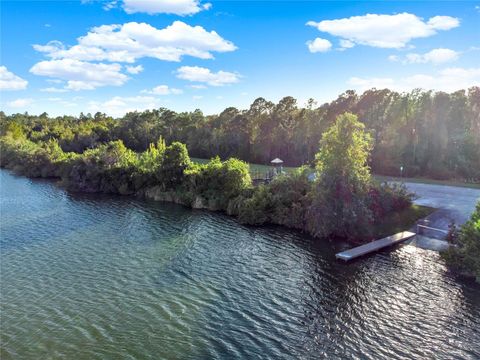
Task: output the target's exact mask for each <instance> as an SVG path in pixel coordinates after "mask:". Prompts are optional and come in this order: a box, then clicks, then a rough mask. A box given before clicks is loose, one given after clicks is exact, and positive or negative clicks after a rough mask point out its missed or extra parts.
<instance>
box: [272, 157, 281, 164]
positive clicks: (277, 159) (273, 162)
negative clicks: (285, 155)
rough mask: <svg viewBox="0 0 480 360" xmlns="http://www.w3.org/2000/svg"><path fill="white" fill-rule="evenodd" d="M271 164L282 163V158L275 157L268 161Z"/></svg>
mask: <svg viewBox="0 0 480 360" xmlns="http://www.w3.org/2000/svg"><path fill="white" fill-rule="evenodd" d="M270 162H271V163H272V164H283V160H281V159H279V158H275V159H273V160H272V161H270Z"/></svg>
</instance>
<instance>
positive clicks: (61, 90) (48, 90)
mask: <svg viewBox="0 0 480 360" xmlns="http://www.w3.org/2000/svg"><path fill="white" fill-rule="evenodd" d="M40 91H41V92H47V93H64V92H67V91H68V90H67V89H62V88H56V87H48V88H43V89H40Z"/></svg>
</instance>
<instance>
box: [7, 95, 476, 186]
mask: <svg viewBox="0 0 480 360" xmlns="http://www.w3.org/2000/svg"><path fill="white" fill-rule="evenodd" d="M345 112H349V113H352V114H355V115H357V116H358V120H359V121H360V122H361V123H362V124H364V125H365V130H366V132H368V133H369V134H371V136H372V144H373V151H372V152H371V154H370V158H369V160H368V164H369V165H370V167H371V169H372V170H373V172H374V173H377V174H384V175H392V176H399V175H403V176H407V177H416V176H423V177H430V178H436V179H440V180H442V179H449V178H459V179H465V180H468V181H476V182H479V181H480V88H479V87H472V88H470V89H468V91H463V90H462V91H457V92H454V93H451V94H447V93H444V92H432V91H420V90H415V91H412V92H410V93H397V92H394V91H390V90H388V89H382V90H377V89H371V90H368V91H365V92H364V93H363V94H357V93H356V92H355V91H351V90H349V91H346V92H345V93H343V94H341V95H340V96H339V97H338V98H337V99H335V100H334V101H332V102H330V103H326V104H322V105H320V106H317V105H316V104H315V102H314V101H313V100H310V101H309V102H308V103H307V104H306V105H305V107H300V106H299V105H298V104H297V101H296V100H295V99H294V98H292V97H290V96H287V97H285V98H283V99H281V100H280V101H279V102H278V104H274V103H272V102H270V101H268V100H266V99H264V98H258V99H256V100H255V101H254V102H253V103H252V104H251V105H250V107H249V108H248V109H246V110H239V109H236V108H234V107H229V108H227V109H225V110H224V111H223V112H221V113H220V114H218V115H210V116H205V115H203V113H202V112H201V111H200V110H196V111H193V112H181V113H177V112H174V111H171V110H168V109H165V108H160V109H153V110H147V111H143V112H131V113H128V114H126V115H125V116H124V117H123V118H121V119H112V118H110V117H108V116H106V115H104V114H101V113H96V114H95V115H93V116H92V115H90V114H86V115H84V114H81V115H80V116H79V117H78V118H74V117H71V116H62V117H57V118H51V117H49V116H48V115H47V114H45V113H44V114H41V115H40V116H31V115H28V114H14V115H10V116H6V115H5V114H4V113H2V112H0V119H1V121H0V134H2V135H5V134H6V133H7V132H9V133H11V134H12V136H13V137H14V138H19V137H26V138H28V139H29V140H31V141H33V142H46V141H48V140H50V139H56V140H57V141H58V143H59V145H60V147H61V148H62V149H63V151H65V152H76V153H83V152H84V151H85V150H86V149H90V148H94V147H96V146H98V145H99V144H102V143H107V142H109V141H113V140H122V141H123V143H124V144H125V146H126V147H128V148H129V149H132V150H134V151H136V152H139V153H140V152H143V151H145V150H147V149H148V148H149V146H150V144H151V143H156V142H157V140H158V139H159V138H160V137H162V138H163V139H165V141H166V143H167V144H172V143H173V142H175V141H178V142H181V143H184V144H185V145H186V146H187V148H188V149H189V151H190V154H191V155H192V156H194V157H200V158H212V157H215V156H217V155H218V156H220V158H222V159H226V158H229V157H237V158H239V159H242V160H245V161H248V162H251V163H269V161H270V160H272V159H273V158H275V157H279V158H281V159H282V160H284V161H285V165H292V166H293V165H295V166H297V165H311V164H314V162H315V154H316V152H317V150H318V144H319V141H320V139H321V138H322V134H323V133H324V132H325V131H326V130H327V129H328V128H329V127H330V126H332V125H333V124H334V123H335V121H336V118H337V116H339V115H341V114H343V113H345ZM400 167H402V169H403V170H402V171H401V170H400Z"/></svg>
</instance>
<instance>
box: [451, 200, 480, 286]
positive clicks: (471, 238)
mask: <svg viewBox="0 0 480 360" xmlns="http://www.w3.org/2000/svg"><path fill="white" fill-rule="evenodd" d="M455 242H456V244H457V246H456V247H450V248H449V250H447V251H445V252H443V253H442V256H443V257H444V259H445V260H446V262H447V264H448V265H449V266H451V267H452V268H454V269H457V270H459V271H461V272H463V273H465V274H468V275H472V276H475V277H476V279H477V281H478V282H480V201H479V202H478V203H477V206H476V209H475V212H474V213H473V214H472V216H471V218H470V220H469V221H467V222H466V223H465V224H464V225H463V226H462V227H461V228H460V230H459V232H458V238H457V239H456V241H455Z"/></svg>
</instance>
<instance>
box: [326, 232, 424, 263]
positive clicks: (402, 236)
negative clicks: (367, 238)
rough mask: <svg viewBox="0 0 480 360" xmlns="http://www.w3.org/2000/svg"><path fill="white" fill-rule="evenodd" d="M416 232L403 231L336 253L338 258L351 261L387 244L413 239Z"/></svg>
mask: <svg viewBox="0 0 480 360" xmlns="http://www.w3.org/2000/svg"><path fill="white" fill-rule="evenodd" d="M415 235H416V234H415V233H413V232H410V231H403V232H400V233H398V234H395V235H391V236H387V237H386V238H383V239H380V240H375V241H372V242H370V243H368V244H364V245H361V246H358V247H356V248H353V249H350V250H346V251H342V252H339V253H338V254H336V255H335V257H336V258H337V259H341V260H344V261H349V260H353V259H356V258H358V257H360V256H363V255H367V254H370V253H372V252H375V251H378V250H380V249H383V248H385V247H387V246H392V245H395V244H399V243H401V242H402V241H405V240H408V239H411V238H412V237H414V236H415Z"/></svg>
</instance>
